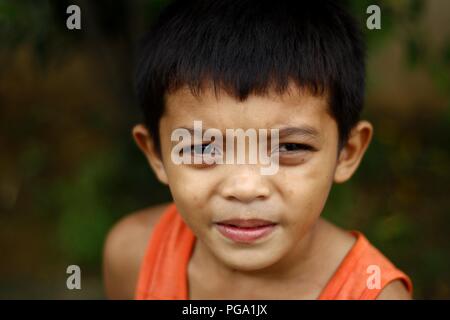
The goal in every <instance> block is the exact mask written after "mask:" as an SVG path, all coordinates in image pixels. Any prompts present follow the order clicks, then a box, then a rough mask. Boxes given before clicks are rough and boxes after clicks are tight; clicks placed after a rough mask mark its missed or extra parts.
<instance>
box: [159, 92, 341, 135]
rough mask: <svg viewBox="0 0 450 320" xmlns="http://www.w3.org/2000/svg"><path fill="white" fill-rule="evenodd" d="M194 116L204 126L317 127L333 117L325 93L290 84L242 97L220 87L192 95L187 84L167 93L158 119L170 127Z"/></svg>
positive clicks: (192, 118) (177, 125) (189, 122)
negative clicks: (164, 105)
mask: <svg viewBox="0 0 450 320" xmlns="http://www.w3.org/2000/svg"><path fill="white" fill-rule="evenodd" d="M196 120H201V121H202V122H203V125H204V127H213V128H219V129H226V128H242V129H249V128H255V129H257V128H275V127H281V126H284V125H309V126H312V127H315V128H316V129H317V130H318V131H320V130H321V129H322V128H323V126H326V125H327V124H329V122H330V121H334V120H333V119H332V117H331V116H330V114H329V107H328V99H327V97H326V96H325V95H321V96H319V95H318V96H315V95H312V94H311V93H310V92H309V91H308V90H299V89H298V87H296V86H293V85H291V86H290V87H289V88H288V90H286V92H284V93H283V94H279V93H277V92H275V91H274V90H271V91H269V92H268V94H267V95H264V96H260V95H250V96H249V97H248V98H247V99H246V100H244V101H239V100H237V99H236V98H234V97H232V96H230V95H228V94H227V93H226V91H224V90H220V91H218V93H217V95H216V94H215V93H214V90H213V89H212V88H208V89H205V90H203V91H202V92H201V93H200V94H199V95H193V94H192V92H191V90H190V89H189V88H188V87H183V88H181V89H179V90H177V91H175V92H174V93H171V94H169V95H167V97H166V110H165V114H164V116H163V118H162V119H161V121H162V122H165V124H167V125H168V126H169V127H170V129H172V130H173V129H175V128H177V127H181V126H184V127H189V126H192V124H193V121H196Z"/></svg>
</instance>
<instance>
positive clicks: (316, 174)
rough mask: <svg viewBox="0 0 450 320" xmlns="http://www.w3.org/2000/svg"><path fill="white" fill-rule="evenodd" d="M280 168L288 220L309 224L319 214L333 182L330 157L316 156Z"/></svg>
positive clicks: (297, 223)
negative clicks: (300, 163)
mask: <svg viewBox="0 0 450 320" xmlns="http://www.w3.org/2000/svg"><path fill="white" fill-rule="evenodd" d="M282 171H283V174H282V175H280V181H279V182H278V183H279V185H281V186H282V187H281V190H282V195H283V197H284V202H285V204H286V205H287V206H288V209H287V211H288V212H287V214H288V215H289V219H291V221H292V223H293V224H294V225H296V226H298V227H301V226H300V225H305V224H309V223H310V222H312V221H314V220H315V219H317V218H318V216H319V215H320V214H321V212H322V210H323V207H324V205H325V202H326V200H327V198H328V194H329V192H330V189H331V186H332V183H333V172H334V162H333V161H332V157H329V156H326V157H325V156H324V155H322V156H319V155H317V156H316V157H315V159H310V161H308V162H305V163H304V164H302V165H301V166H297V167H292V168H285V169H283V170H282Z"/></svg>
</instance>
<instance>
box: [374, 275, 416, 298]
mask: <svg viewBox="0 0 450 320" xmlns="http://www.w3.org/2000/svg"><path fill="white" fill-rule="evenodd" d="M411 299H412V297H411V295H410V294H409V292H408V290H407V289H406V287H405V285H404V284H403V282H402V281H401V280H394V281H392V282H391V283H389V284H388V285H387V286H386V287H384V289H383V290H382V291H381V293H380V294H379V295H378V297H377V300H411Z"/></svg>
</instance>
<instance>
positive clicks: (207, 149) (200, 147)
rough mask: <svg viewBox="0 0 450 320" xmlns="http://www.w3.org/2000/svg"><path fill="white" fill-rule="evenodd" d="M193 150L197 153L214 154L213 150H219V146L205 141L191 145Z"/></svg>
mask: <svg viewBox="0 0 450 320" xmlns="http://www.w3.org/2000/svg"><path fill="white" fill-rule="evenodd" d="M191 150H192V152H193V153H194V154H195V155H202V154H212V153H213V152H217V147H215V146H214V144H212V143H203V144H196V145H191Z"/></svg>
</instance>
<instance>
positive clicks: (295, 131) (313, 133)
mask: <svg viewBox="0 0 450 320" xmlns="http://www.w3.org/2000/svg"><path fill="white" fill-rule="evenodd" d="M279 130H280V131H279V137H280V139H281V138H285V137H289V136H302V137H310V138H318V137H319V136H320V133H319V131H318V130H317V129H316V128H314V127H311V126H308V125H304V126H301V127H284V128H279Z"/></svg>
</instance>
